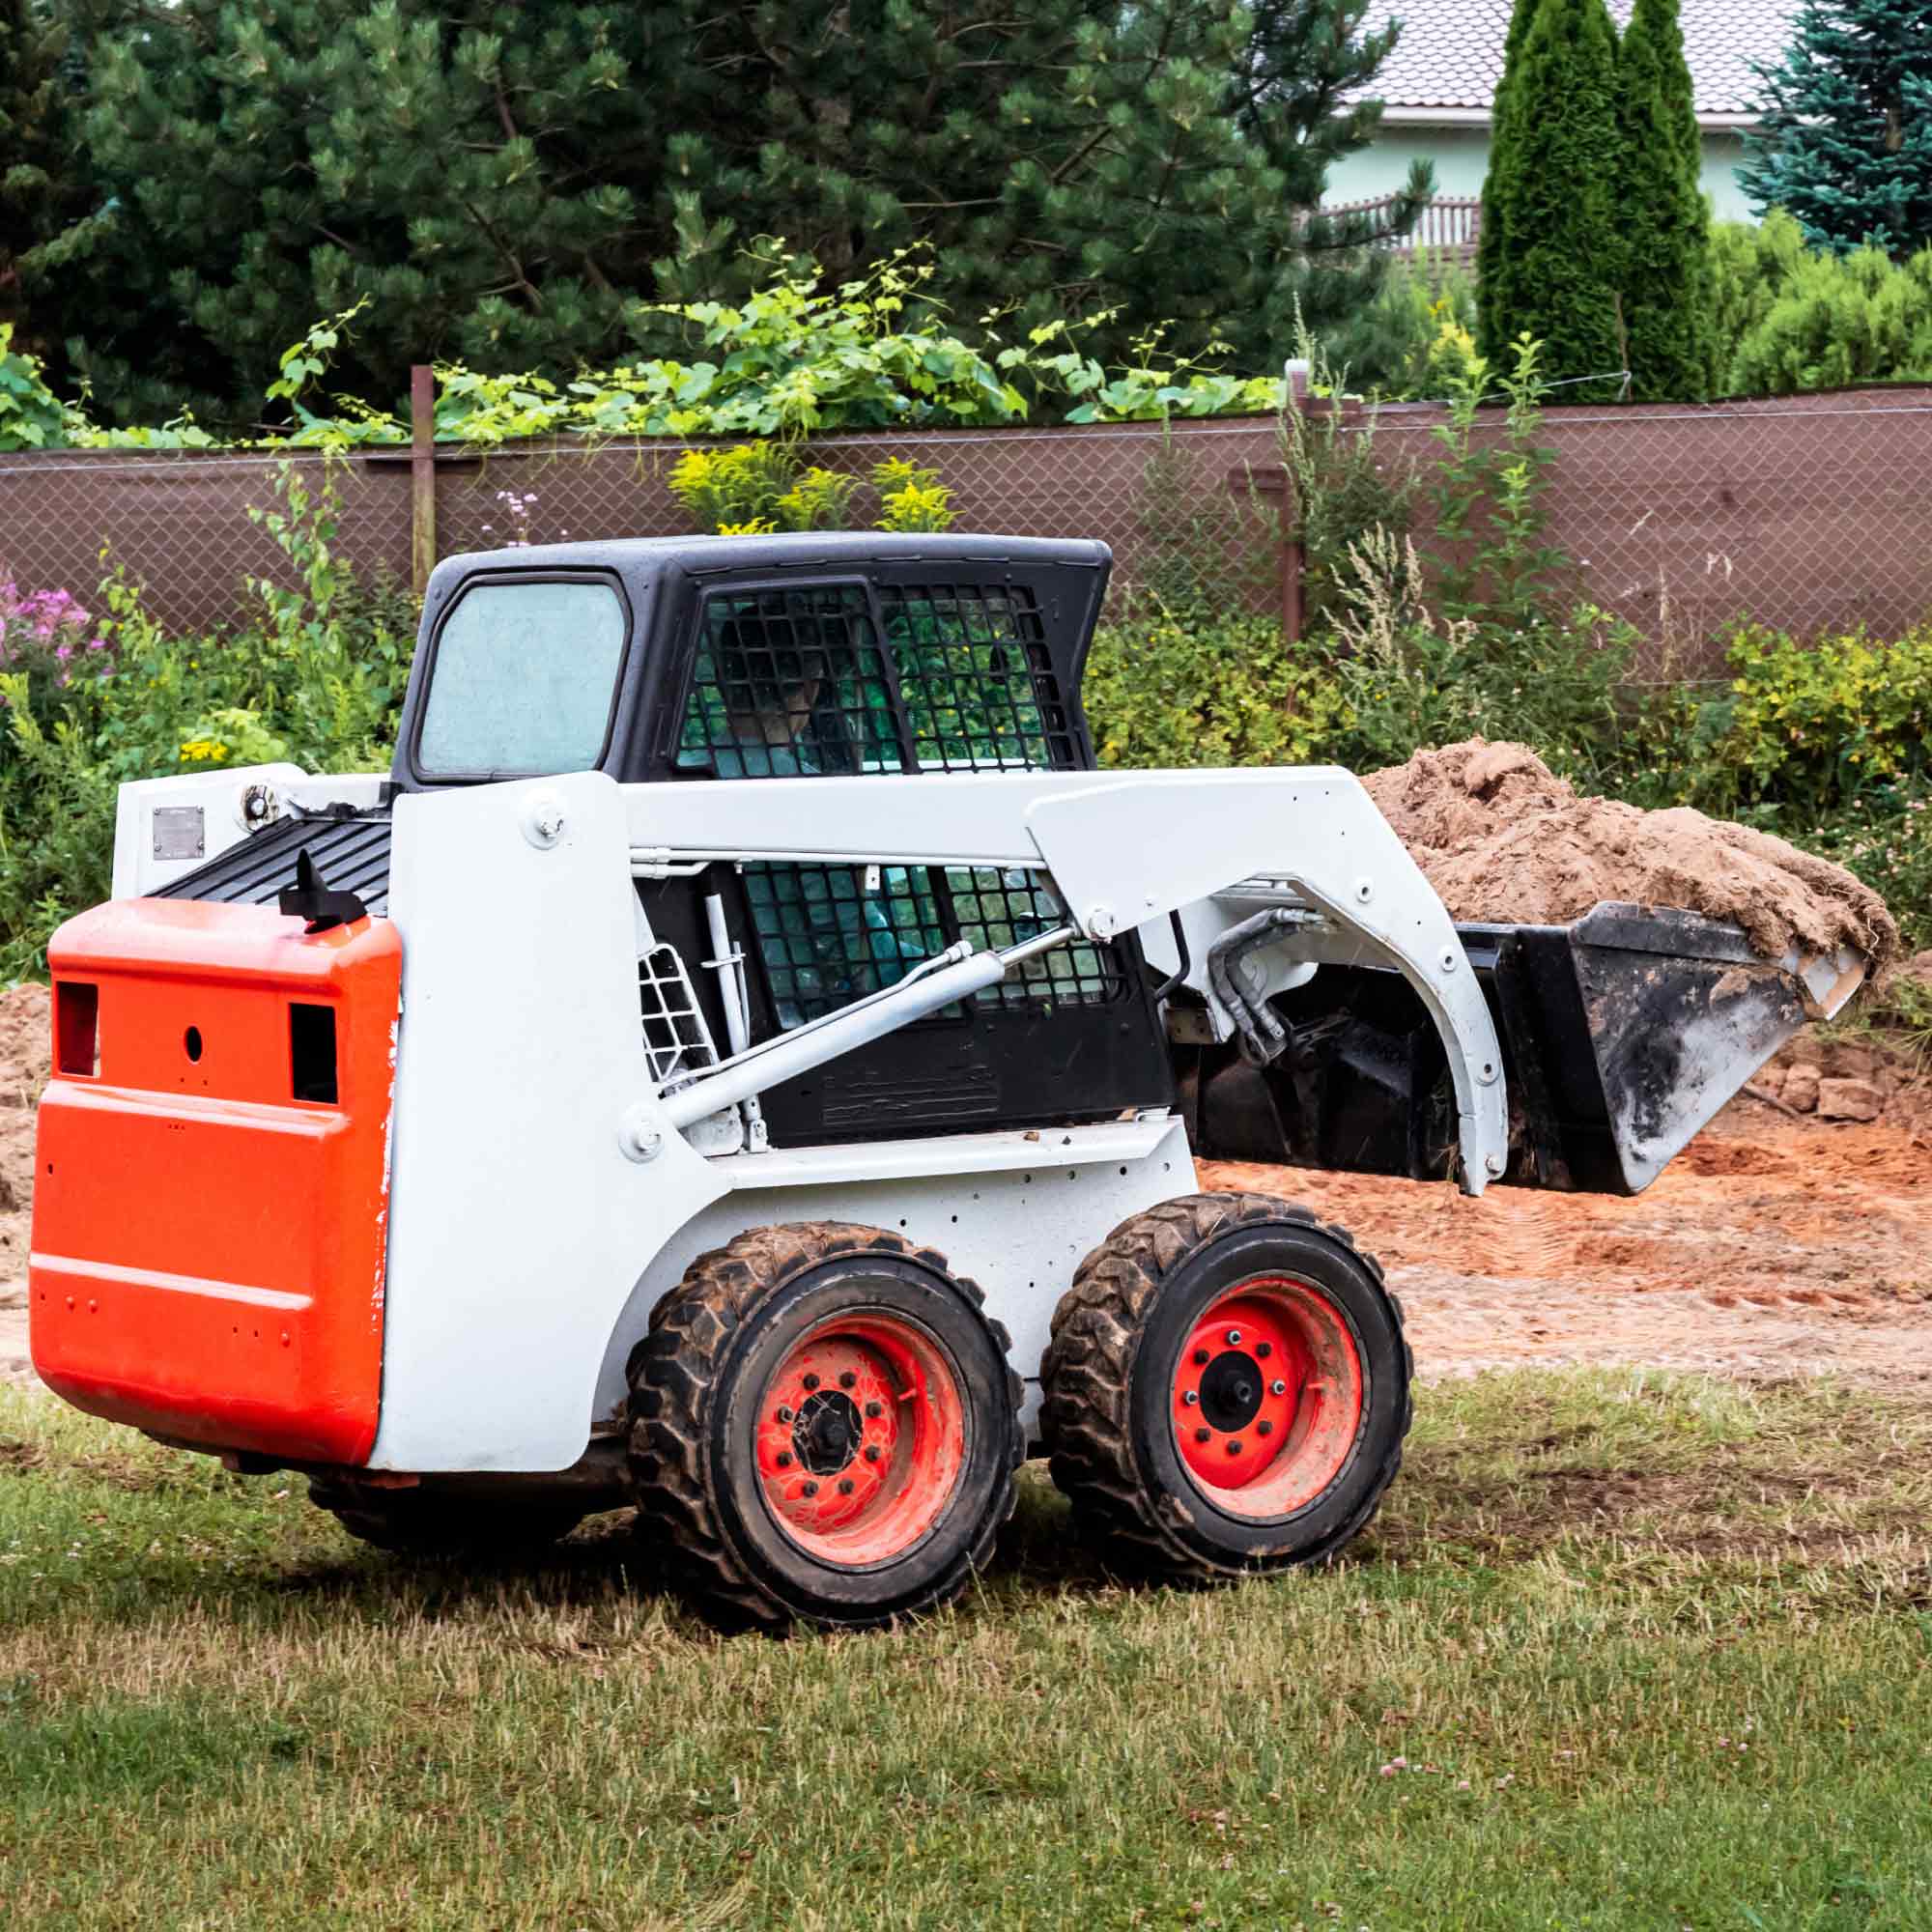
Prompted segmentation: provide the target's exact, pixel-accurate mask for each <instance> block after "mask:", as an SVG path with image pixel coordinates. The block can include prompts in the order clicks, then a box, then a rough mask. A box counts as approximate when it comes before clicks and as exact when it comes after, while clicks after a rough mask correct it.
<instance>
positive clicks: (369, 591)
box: [0, 468, 415, 978]
mask: <svg viewBox="0 0 1932 1932" xmlns="http://www.w3.org/2000/svg"><path fill="white" fill-rule="evenodd" d="M279 487H280V494H281V502H280V505H279V507H276V508H272V509H268V510H263V511H259V512H257V513H256V515H257V516H258V518H259V520H260V522H261V523H262V524H263V526H264V527H265V528H266V529H267V530H268V531H269V533H270V536H271V537H273V539H274V541H275V542H276V544H277V545H278V546H279V547H280V548H281V550H282V551H283V553H284V554H286V555H287V557H288V559H289V561H290V563H291V565H292V566H293V568H294V572H295V576H296V581H297V585H298V587H297V588H294V589H285V588H283V587H282V586H280V585H278V584H274V583H270V582H265V581H261V580H253V581H251V582H250V585H249V588H250V591H251V594H252V596H253V599H254V618H253V622H252V623H251V624H250V625H248V626H247V627H245V628H243V629H242V630H241V631H239V632H237V633H236V634H235V635H233V636H230V637H224V638H183V637H176V636H172V635H170V634H169V633H168V632H167V631H166V630H165V629H164V628H163V627H162V626H161V624H160V623H159V622H158V620H157V619H156V617H155V616H154V614H153V613H152V612H151V611H149V610H148V609H147V607H146V606H145V605H144V604H143V602H142V600H141V594H140V591H139V588H138V587H137V586H136V585H135V584H133V583H132V582H129V581H128V577H127V576H126V573H125V572H124V571H121V570H116V571H115V572H114V573H113V574H112V575H111V576H110V577H109V578H108V580H107V582H105V583H104V584H103V585H102V596H103V600H104V604H105V611H104V613H102V614H100V615H99V616H98V617H97V616H94V615H90V614H89V613H88V612H87V611H85V610H83V608H82V607H81V606H80V605H79V604H78V603H77V602H76V601H75V600H74V599H72V598H71V596H70V595H69V594H68V593H67V592H65V591H43V592H39V593H34V594H31V595H22V594H21V593H20V592H19V591H18V590H17V589H16V588H15V587H14V586H12V585H6V586H0V626H4V631H3V632H0V636H4V644H0V648H4V653H5V668H4V669H0V700H4V704H5V707H6V714H7V723H8V727H9V728H8V729H7V731H6V733H5V735H4V736H0V976H5V977H8V978H17V977H18V976H20V975H21V974H23V973H26V972H30V971H34V970H37V969H38V967H39V966H40V964H41V962H42V961H43V957H44V952H45V947H46V940H47V936H48V935H49V934H50V933H51V932H52V930H53V928H54V927H55V926H56V925H57V924H59V923H60V922H61V921H62V920H63V919H65V918H67V917H68V916H69V915H70V914H71V913H73V912H76V911H78V910H80V909H81V908H82V907H84V906H87V905H90V904H93V903H94V902H95V901H96V900H98V899H101V898H104V897H105V896H106V895H107V888H108V877H109V871H110V867H111V862H112V856H113V845H114V804H115V793H116V789H117V787H118V786H119V785H120V784H121V783H122V782H123V781H127V780H130V779H139V778H156V777H163V776H166V775H168V774H170V773H174V772H183V771H194V770H205V769H207V768H208V767H210V766H212V765H221V764H234V765H243V764H256V763H265V762H272V761H275V760H278V759H285V758H286V759H290V760H292V761H294V762H295V763H297V764H299V765H302V766H304V767H305V768H306V769H308V770H311V771H320V772H327V771H358V770H359V771H367V770H370V769H378V768H382V767H384V766H386V765H387V763H388V758H389V750H388V748H389V746H390V744H391V743H392V742H393V739H394V735H395V716H396V711H397V708H398V706H399V705H400V703H401V700H402V693H403V687H404V684H405V683H406V681H407V678H408V673H409V663H410V657H411V654H412V648H413V643H414V629H415V618H414V610H413V604H412V600H411V599H409V598H408V597H407V596H405V595H403V594H401V593H399V592H397V591H395V590H393V589H391V588H387V587H370V586H365V585H360V584H358V583H356V582H355V581H354V580H353V579H352V578H351V577H350V576H349V575H348V574H347V572H346V571H344V569H343V568H342V566H341V565H340V564H339V563H338V562H337V561H336V559H335V557H334V555H333V553H332V551H331V549H330V544H331V542H332V539H333V537H334V534H335V528H336V503H335V497H334V493H333V490H332V488H331V487H329V486H327V485H325V487H324V488H323V490H322V491H321V492H320V493H319V494H311V493H310V492H309V491H308V490H307V489H306V488H305V486H304V485H303V484H302V482H301V479H300V478H299V477H298V475H297V474H296V473H295V472H294V470H293V469H292V468H285V469H284V470H283V472H282V474H281V477H280V485H279Z"/></svg>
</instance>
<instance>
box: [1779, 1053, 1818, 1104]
mask: <svg viewBox="0 0 1932 1932" xmlns="http://www.w3.org/2000/svg"><path fill="white" fill-rule="evenodd" d="M1824 1084H1825V1083H1824V1082H1823V1081H1822V1080H1821V1079H1819V1077H1818V1069H1817V1067H1816V1066H1813V1065H1804V1064H1801V1065H1797V1066H1794V1067H1793V1068H1792V1069H1791V1070H1790V1072H1788V1073H1787V1074H1786V1075H1785V1076H1784V1084H1783V1086H1782V1087H1780V1088H1779V1089H1778V1093H1777V1097H1778V1098H1779V1099H1780V1100H1782V1101H1783V1102H1784V1104H1785V1105H1786V1106H1787V1107H1789V1108H1790V1109H1791V1110H1792V1111H1793V1112H1794V1113H1798V1114H1808V1113H1811V1112H1812V1111H1813V1110H1814V1109H1815V1108H1816V1107H1817V1105H1818V1090H1819V1089H1820V1088H1821V1087H1822V1086H1823V1085H1824Z"/></svg>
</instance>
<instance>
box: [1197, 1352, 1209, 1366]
mask: <svg viewBox="0 0 1932 1932" xmlns="http://www.w3.org/2000/svg"><path fill="white" fill-rule="evenodd" d="M1194 1366H1195V1367H1196V1368H1197V1369H1205V1368H1206V1367H1207V1366H1208V1350H1206V1349H1196V1350H1195V1351H1194Z"/></svg>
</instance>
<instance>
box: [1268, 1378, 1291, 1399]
mask: <svg viewBox="0 0 1932 1932" xmlns="http://www.w3.org/2000/svg"><path fill="white" fill-rule="evenodd" d="M1287 1393H1288V1384H1287V1383H1286V1382H1285V1381H1283V1380H1282V1379H1281V1378H1280V1377H1279V1376H1277V1377H1276V1378H1275V1379H1274V1380H1273V1381H1271V1382H1269V1383H1268V1394H1269V1395H1286V1394H1287Z"/></svg>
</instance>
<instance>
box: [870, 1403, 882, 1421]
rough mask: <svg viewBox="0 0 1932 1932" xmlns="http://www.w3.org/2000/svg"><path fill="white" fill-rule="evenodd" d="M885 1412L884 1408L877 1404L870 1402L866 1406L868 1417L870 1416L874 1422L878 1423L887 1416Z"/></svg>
mask: <svg viewBox="0 0 1932 1932" xmlns="http://www.w3.org/2000/svg"><path fill="white" fill-rule="evenodd" d="M885 1412H886V1411H885V1410H884V1408H882V1407H881V1406H879V1404H877V1403H876V1402H868V1403H867V1405H866V1413H867V1415H868V1416H870V1417H871V1419H872V1420H873V1421H874V1422H876V1421H878V1419H879V1417H880V1416H882V1415H883V1414H885Z"/></svg>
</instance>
